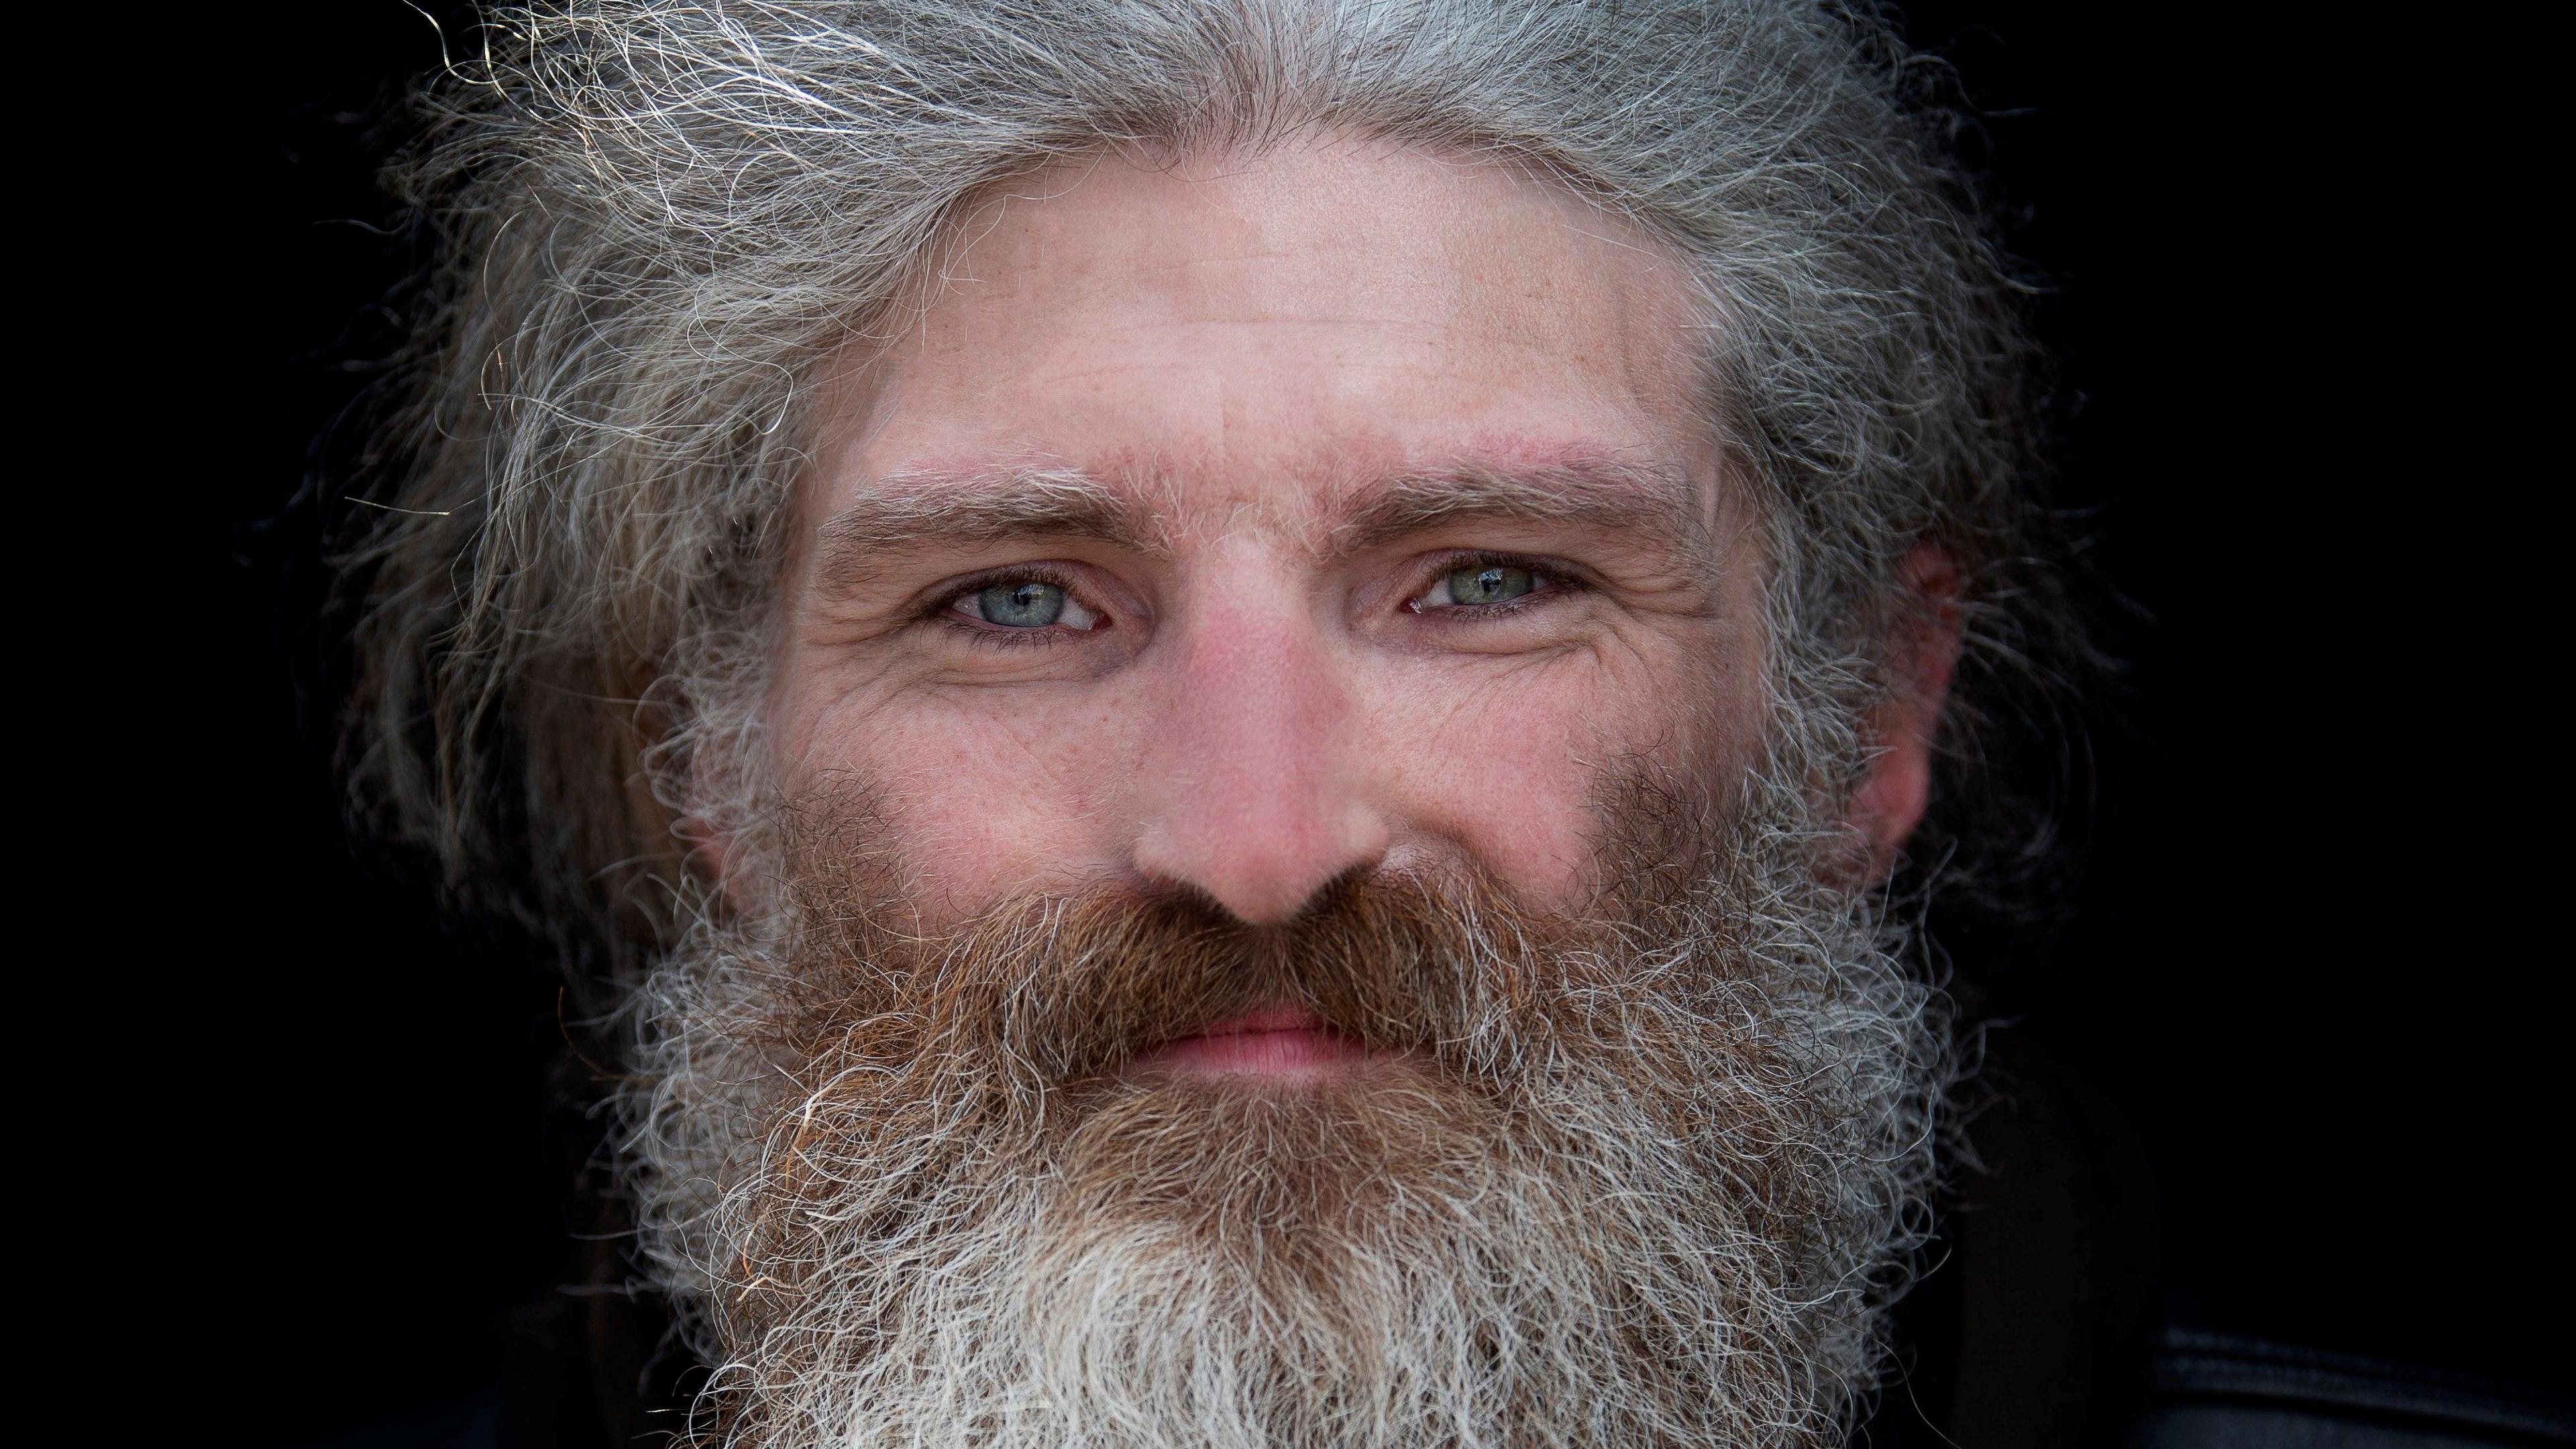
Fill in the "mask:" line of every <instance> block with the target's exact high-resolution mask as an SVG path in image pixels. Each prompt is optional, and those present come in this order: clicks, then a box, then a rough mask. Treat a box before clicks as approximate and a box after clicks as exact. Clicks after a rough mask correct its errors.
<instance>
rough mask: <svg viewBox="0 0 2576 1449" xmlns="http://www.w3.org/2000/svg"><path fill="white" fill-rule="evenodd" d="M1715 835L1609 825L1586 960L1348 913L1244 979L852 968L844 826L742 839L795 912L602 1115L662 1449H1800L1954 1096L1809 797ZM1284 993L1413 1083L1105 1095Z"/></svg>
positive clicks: (1832, 1409) (1131, 958)
mask: <svg viewBox="0 0 2576 1449" xmlns="http://www.w3.org/2000/svg"><path fill="white" fill-rule="evenodd" d="M1775 773H1776V775H1778V776H1781V777H1790V776H1794V775H1795V773H1796V772H1793V771H1787V770H1782V771H1777V772H1775ZM1750 793H1751V794H1752V795H1753V796H1754V797H1755V798H1752V799H1750V800H1742V801H1739V802H1738V803H1737V808H1735V809H1733V810H1730V811H1728V812H1726V813H1727V815H1728V817H1729V818H1728V819H1727V820H1726V821H1725V822H1723V823H1721V824H1716V825H1711V824H1709V823H1707V822H1704V821H1699V820H1696V819H1691V820H1683V821H1679V822H1678V823H1677V822H1676V820H1675V819H1674V818H1673V817H1674V814H1675V812H1674V811H1672V810H1670V809H1659V808H1653V807H1652V806H1651V805H1650V804H1649V803H1648V802H1650V801H1652V800H1654V799H1657V798H1659V797H1652V796H1651V795H1649V794H1648V793H1647V792H1644V791H1642V790H1634V791H1629V792H1627V795H1628V797H1629V798H1628V799H1627V800H1623V801H1622V802H1621V808H1618V809H1614V810H1613V811H1612V813H1611V819H1610V825H1611V834H1612V835H1613V836H1614V838H1615V839H1614V845H1613V847H1612V848H1611V849H1609V850H1608V851H1606V852H1605V857H1604V875H1605V879H1607V880H1609V881H1610V882H1611V883H1612V884H1611V886H1610V888H1609V889H1607V890H1605V892H1604V894H1603V899H1602V902H1601V904H1600V905H1599V907H1598V908H1597V909H1596V910H1595V911H1593V912H1591V913H1590V916H1589V917H1588V918H1587V919H1588V920H1589V922H1590V924H1588V925H1582V926H1580V927H1576V928H1569V923H1566V922H1552V921H1546V920H1536V919H1533V918H1531V917H1529V916H1526V915H1524V914H1522V913H1520V912H1518V911H1517V910H1515V909H1514V908H1513V906H1512V904H1511V902H1510V901H1509V900H1508V899H1507V898H1506V897H1504V896H1503V895H1501V894H1500V893H1498V892H1496V891H1495V890H1494V889H1492V888H1491V887H1490V885H1488V884H1482V883H1477V882H1464V883H1459V882H1451V883H1433V882H1427V881H1419V880H1410V879H1406V880H1376V879H1371V880H1364V881H1358V882H1348V883H1345V884H1344V886H1342V887H1337V888H1336V891H1334V892H1328V893H1327V898H1326V899H1323V900H1320V901H1319V902H1318V903H1317V904H1316V906H1315V907H1313V908H1311V909H1310V911H1309V912H1308V916H1307V917H1305V918H1301V920H1303V921H1306V922H1309V923H1311V924H1308V925H1300V926H1297V927H1292V928H1291V931H1290V937H1291V939H1284V940H1272V942H1271V946H1269V947H1257V946H1254V945H1246V944H1244V943H1246V942H1250V941H1252V940H1253V934H1252V933H1242V932H1239V931H1236V932H1230V931H1229V930H1228V928H1227V927H1226V926H1225V925H1224V924H1223V923H1222V922H1219V921H1215V920H1212V919H1210V916H1211V914H1212V913H1210V912H1209V911H1207V910H1206V909H1205V908H1203V907H1197V906H1192V905H1190V904H1188V903H1185V902H1184V903H1173V902H1168V901H1164V902H1152V901H1138V900H1135V899H1133V898H1126V897H1116V898H1102V899H1087V898H1076V899H1070V900H1065V899H1057V900H1043V901H1034V902H1026V903H1021V904H1019V905H1017V906H1014V907H1012V908H1010V909H1007V910H1004V911H1000V912H997V913H995V914H994V915H993V916H991V917H989V918H987V919H985V920H983V921H980V922H977V923H975V924H974V925H973V926H971V927H969V928H967V929H965V930H962V931H959V932H955V933H951V934H946V935H942V936H941V937H939V938H938V939H936V940H924V939H922V938H921V937H920V936H918V935H906V934H904V933H903V932H900V931H898V930H894V929H890V928H888V927H887V925H886V918H888V917H889V916H891V915H894V914H899V911H897V910H895V909H891V907H893V906H894V904H895V903H894V902H892V900H891V899H890V896H889V894H888V890H887V887H886V886H885V884H884V883H883V882H882V881H876V882H868V881H867V880H866V877H868V876H869V874H870V869H871V867H870V866H869V864H868V862H867V855H866V848H865V847H864V846H861V845H859V844H858V842H860V841H862V840H864V839H865V838H866V834H867V831H868V824H867V821H866V818H865V815H866V812H865V811H863V810H860V809H858V808H856V807H854V806H850V805H847V804H846V803H845V804H842V805H838V806H835V805H833V804H831V803H829V802H820V803H815V804H809V805H807V806H805V807H803V808H801V809H798V810H790V811H770V812H765V813H766V815H767V816H768V818H770V819H771V820H772V821H781V820H784V821H787V822H789V823H788V824H786V825H785V826H784V827H783V828H779V829H776V830H775V831H773V832H772V833H773V837H774V838H775V839H777V840H778V841H779V842H780V843H779V844H778V845H776V846H775V847H774V849H772V850H765V851H762V852H760V853H761V854H769V855H773V856H774V858H773V859H772V860H771V861H770V866H771V870H770V872H769V874H770V875H771V877H772V878H774V879H776V880H781V881H785V882H789V883H790V886H789V888H788V889H785V890H782V891H781V892H780V896H781V898H780V899H779V900H777V901H776V902H774V903H773V904H772V906H771V907H770V908H769V909H767V910H764V911H758V912H753V913H749V915H750V917H751V918H738V919H736V920H734V921H732V922H730V923H724V924H718V923H713V922H709V923H707V924H703V925H702V926H701V927H700V928H699V929H697V930H696V931H695V932H694V933H692V934H691V935H690V936H689V937H688V938H687V939H686V940H685V942H684V943H683V944H682V945H681V946H680V947H678V948H677V949H676V950H675V951H674V952H673V953H672V954H671V955H670V957H669V958H668V959H667V961H666V962H665V963H664V964H663V965H662V966H661V968H660V969H659V970H658V971H657V972H656V974H654V976H653V977H652V978H651V979H650V981H649V982H648V983H647V984H646V986H645V988H644V990H643V992H642V994H641V996H640V998H639V1000H638V1002H637V1006H636V1009H637V1012H638V1021H639V1024H640V1026H641V1028H642V1033H641V1045H640V1047H639V1050H638V1058H637V1061H636V1063H635V1065H636V1067H637V1075H636V1077H635V1085H634V1086H633V1087H631V1088H630V1089H629V1091H628V1093H627V1095H626V1097H625V1099H624V1100H623V1102H622V1104H621V1106H622V1108H623V1111H624V1113H625V1120H626V1122H627V1125H628V1137H627V1140H626V1158H627V1162H628V1167H629V1178H630V1183H631V1188H632V1191H633V1193H634V1195H635V1198H636V1202H637V1207H638V1210H639V1218H640V1222H641V1226H642V1232H643V1246H644V1251H645V1255H646V1257H647V1259H648V1261H649V1262H650V1264H651V1265H652V1267H653V1270H654V1273H655V1276H656V1277H657V1278H658V1279H659V1286H660V1287H662V1288H663V1289H664V1290H665V1291H667V1292H668V1293H669V1294H670V1296H671V1297H672V1299H673V1301H674V1302H675V1303H676V1304H678V1305H679V1306H680V1308H681V1312H682V1317H683V1321H684V1323H685V1324H686V1325H687V1326H688V1329H689V1332H690V1335H691V1338H692V1346H693V1347H694V1348H695V1349H696V1350H697V1351H698V1352H699V1353H700V1354H701V1355H702V1356H703V1357H704V1358H705V1360H706V1361H707V1362H708V1363H710V1364H712V1365H714V1366H715V1367H716V1373H715V1376H714V1380H713V1382H712V1384H711V1386H710V1389H709V1392H708V1395H707V1396H706V1398H705V1399H704V1400H702V1402H701V1405H700V1419H701V1423H700V1425H699V1430H700V1435H701V1438H702V1439H703V1440H704V1441H706V1442H717V1443H724V1444H728V1445H746V1446H748V1445H760V1446H771V1449H790V1446H795V1449H806V1446H811V1449H824V1446H834V1449H863V1446H898V1445H899V1446H909V1449H933V1446H966V1445H977V1446H1013V1445H1026V1446H1033V1449H1034V1446H1048V1449H1060V1446H1093V1445H1097V1446H1111V1445H1116V1446H1152V1445H1167V1444H1168V1445H1191V1446H1209V1449H1216V1446H1223V1449H1237V1446H1239V1449H1253V1446H1263V1449H1272V1446H1289V1449H1301V1446H1324V1445H1337V1446H1338V1445H1352V1446H1362V1445H1366V1446H1389V1449H1392V1446H1402V1445H1442V1446H1456V1449H1469V1446H1504V1445H1510V1446H1515V1449H1522V1446H1544V1445H1568V1446H1572V1445H1663V1444H1673V1445H1680V1444H1694V1445H1704V1444H1727V1445H1748V1446H1749V1445H1805V1444H1824V1443H1831V1442H1835V1441H1836V1440H1837V1439H1838V1437H1839V1436H1840V1435H1841V1434H1842V1433H1843V1432H1844V1430H1845V1429H1846V1427H1847V1426H1848V1424H1849V1422H1850V1420H1851V1418H1852V1417H1853V1415H1854V1414H1855V1413H1856V1411H1857V1409H1858V1408H1859V1407H1860V1406H1861V1405H1862V1404H1863V1403H1864V1402H1865V1400H1866V1399H1867V1397H1868V1394H1869V1392H1870V1390H1871V1388H1872V1386H1873V1384H1874V1381H1875V1376H1876V1372H1877V1369H1878V1365H1879V1360H1880V1356H1881V1347H1880V1344H1879V1339H1878V1325H1879V1320H1880V1317H1881V1315H1882V1313H1883V1310H1884V1307H1885V1304H1886V1303H1887V1302H1888V1301H1889V1300H1890V1299H1891V1298H1892V1296H1893V1295H1894V1293H1895V1292H1897V1291H1899V1290H1900V1289H1901V1287H1902V1280H1903V1277H1904V1275H1905V1273H1906V1271H1907V1269H1908V1265H1909V1264H1910V1261H1911V1257H1912V1254H1913V1253H1914V1251H1915V1249H1916V1248H1917V1247H1919V1245H1920V1241H1921V1234H1922V1228H1923V1222H1924V1216H1925V1215H1924V1212H1923V1207H1924V1203H1925V1200H1926V1198H1927V1196H1928V1191H1929V1187H1930V1182H1931V1176H1932V1171H1933V1159H1932V1148H1933V1138H1934V1135H1935V1133H1934V1117H1935V1113H1936V1111H1937V1107H1938V1102H1939V1099H1940V1097H1941V1095H1942V1093H1943V1091H1944V1090H1945V1088H1946V1086H1947V1082H1948V1071H1949V1060H1948V1056H1947V1054H1946V1051H1945V1046H1944V1043H1945V1037H1944V1033H1943V1030H1942V1023H1941V1022H1940V1020H1939V1019H1938V1016H1939V1012H1938V998H1937V996H1936V995H1935V993H1933V992H1931V991H1930V990H1928V989H1927V988H1926V987H1925V986H1924V985H1922V984H1921V983H1919V982H1917V981H1915V980H1914V979H1912V978H1911V977H1910V976H1909V974H1908V973H1907V972H1906V971H1905V970H1904V969H1903V968H1902V967H1901V966H1900V965H1899V964H1898V962H1897V961H1896V959H1895V957H1894V955H1893V953H1892V952H1891V950H1890V949H1889V942H1888V940H1887V939H1886V938H1887V936H1888V934H1889V933H1888V932H1887V931H1886V930H1885V928H1884V926H1883V924H1882V923H1881V922H1880V921H1879V920H1878V919H1877V915H1876V912H1875V910H1874V908H1873V905H1872V902H1871V901H1870V899H1869V898H1868V897H1867V896H1866V895H1865V894H1861V893H1856V892H1847V891H1843V890H1839V889H1837V888H1835V887H1833V886H1831V885H1829V884H1826V883H1824V878H1825V877H1826V876H1827V875H1830V874H1831V872H1820V871H1819V869H1818V858H1819V856H1818V848H1817V847H1818V840H1819V837H1818V835H1817V834H1816V832H1814V831H1812V830H1810V829H1808V828H1807V827H1806V826H1805V824H1804V822H1805V821H1806V819H1807V818H1808V817H1809V816H1810V815H1811V814H1812V813H1813V811H1812V809H1811V805H1810V803H1809V802H1810V800H1811V797H1810V796H1809V795H1808V792H1807V791H1805V790H1802V789H1799V788H1797V787H1796V786H1794V785H1792V784H1789V783H1787V781H1786V779H1774V780H1772V781H1771V782H1770V783H1768V784H1763V783H1759V782H1757V783H1756V784H1755V785H1754V786H1752V787H1750ZM1664 803H1665V804H1666V805H1669V802H1664ZM1655 817H1661V818H1659V819H1658V818H1655ZM738 818H740V817H738ZM818 820H819V821H822V822H823V828H822V829H821V831H820V832H819V833H818V832H817V830H816V829H815V826H816V822H817V821H818ZM800 822H801V823H800ZM797 834H802V835H803V836H804V837H806V839H805V844H804V845H802V846H799V845H797V844H794V843H790V842H788V841H787V839H786V837H788V836H790V835H797ZM1684 861H1688V862H1694V863H1693V864H1689V865H1687V866H1684V865H1679V864H1676V862H1684ZM1264 939H1268V938H1264ZM1212 943H1213V944H1212ZM1282 991H1285V992H1287V993H1289V994H1293V995H1295V996H1297V997H1299V998H1301V999H1302V1000H1304V1001H1305V1002H1306V1003H1307V1004H1309V1005H1311V1006H1313V1007H1315V1008H1316V1009H1317V1010H1318V1011H1319V1012H1320V1013H1321V1014H1323V1015H1324V1017H1325V1018H1326V1019H1327V1020H1328V1021H1330V1022H1332V1023H1333V1024H1334V1025H1335V1026H1336V1027H1337V1028H1340V1029H1342V1030H1344V1031H1346V1032H1349V1033H1351V1034H1353V1035H1356V1036H1359V1037H1361V1038H1362V1039H1364V1040H1366V1041H1368V1042H1369V1043H1370V1044H1372V1045H1384V1046H1390V1047H1399V1048H1409V1049H1410V1050H1411V1052H1412V1055H1411V1056H1410V1057H1409V1058H1399V1059H1396V1060H1393V1061H1381V1062H1379V1063H1378V1064H1376V1065H1374V1066H1371V1067H1367V1068H1363V1069H1361V1070H1360V1071H1358V1072H1357V1073H1355V1074H1354V1075H1353V1076H1352V1077H1351V1078H1350V1079H1348V1080H1342V1081H1334V1082H1329V1083H1325V1084H1321V1085H1306V1086H1292V1087H1287V1088H1280V1087H1277V1086H1261V1085H1244V1086H1240V1087H1238V1086H1235V1085H1233V1084H1230V1083H1208V1082H1190V1081H1173V1080H1163V1081H1156V1080H1152V1079H1142V1080H1132V1081H1131V1080H1121V1079H1119V1078H1118V1077H1117V1076H1116V1075H1115V1074H1114V1071H1111V1070H1109V1069H1110V1068H1113V1067H1114V1065H1115V1063H1116V1061H1117V1060H1119V1059H1120V1058H1121V1056H1122V1055H1123V1054H1124V1053H1126V1052H1128V1051H1132V1050H1133V1049H1134V1048H1136V1047H1137V1046H1139V1045H1142V1044H1144V1043H1147V1042H1151V1041H1154V1040H1160V1039H1166V1038H1168V1037H1169V1036H1172V1035H1176V1034H1179V1033H1181V1032H1185V1031H1186V1030H1187V1029H1188V1027H1189V1026H1190V1025H1192V1024H1196V1023H1203V1022H1205V1021H1207V1020H1209V1019H1211V1017H1212V1016H1213V1015H1215V1014H1216V1013H1217V1012H1218V1011H1219V1010H1222V1009H1224V1008H1227V1007H1230V1006H1233V1007H1239V1006H1241V1005H1245V1004H1248V1003H1249V1001H1250V1000H1251V999H1253V998H1254V997H1257V996H1259V995H1260V994H1261V993H1263V992H1267V993H1269V994H1270V995H1271V996H1273V997H1275V996H1276V995H1277V994H1279V993H1280V992H1282Z"/></svg>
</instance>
